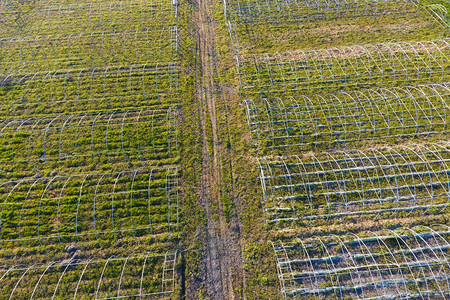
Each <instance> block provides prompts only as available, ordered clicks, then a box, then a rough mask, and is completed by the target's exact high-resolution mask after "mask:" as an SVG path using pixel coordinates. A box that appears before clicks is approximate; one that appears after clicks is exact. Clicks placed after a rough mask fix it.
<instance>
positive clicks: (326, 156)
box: [224, 0, 450, 299]
mask: <svg viewBox="0 0 450 300" xmlns="http://www.w3.org/2000/svg"><path fill="white" fill-rule="evenodd" d="M224 13H225V15H226V16H227V22H228V23H227V25H228V30H229V33H230V37H231V39H232V43H233V46H234V55H235V58H236V64H237V70H238V75H239V84H240V93H241V97H242V99H243V108H244V112H245V115H246V118H247V124H248V130H249V133H250V138H251V140H252V144H253V146H254V147H255V149H256V151H257V152H258V153H259V157H257V158H255V163H256V165H257V168H258V173H259V180H260V183H261V189H262V207H263V211H264V214H265V222H266V224H267V227H268V229H269V230H272V231H273V233H274V236H277V237H278V238H279V240H275V241H273V242H272V248H273V251H274V253H275V258H276V269H277V273H278V278H279V282H280V290H281V294H282V295H283V296H284V297H296V298H298V299H449V297H450V284H449V279H450V252H449V251H450V235H449V234H450V231H449V227H448V226H446V225H445V224H444V225H433V226H416V227H411V228H408V227H399V226H396V227H395V228H397V229H395V230H387V229H386V230H381V231H370V230H369V229H370V228H366V229H364V226H365V225H364V224H365V223H364V221H365V220H396V218H402V220H405V219H408V218H410V217H417V216H426V215H443V213H446V212H447V211H448V206H449V204H450V198H449V195H450V177H449V176H450V144H449V143H448V142H447V141H445V139H446V137H447V136H448V131H449V128H448V122H449V120H448V115H449V112H450V106H449V103H450V97H449V95H450V90H449V84H448V81H449V77H448V75H449V68H450V60H449V58H450V47H449V46H450V44H449V43H448V42H449V41H448V39H446V38H445V33H446V32H447V31H448V29H449V25H448V22H447V19H448V15H447V10H446V9H445V7H443V6H441V5H429V6H426V7H423V6H421V5H419V3H418V2H416V1H404V0H337V1H327V0H313V1H296V0H283V1H278V0H267V1H266V0H263V1H259V0H224ZM415 13H421V14H426V15H427V18H428V19H429V20H430V22H431V23H434V25H435V27H436V30H438V31H439V32H443V33H444V34H443V35H444V38H440V39H437V40H427V41H416V42H389V43H380V44H366V45H356V46H346V47H335V48H330V49H316V50H305V51H302V50H291V51H285V52H275V53H255V54H251V53H247V51H242V52H241V49H240V48H241V44H240V38H241V36H240V35H241V34H242V35H244V34H247V33H245V32H246V30H248V28H249V26H252V25H253V24H255V26H258V24H267V25H268V26H270V25H275V26H278V25H282V24H297V23H299V22H301V24H305V23H306V22H318V21H320V20H322V21H326V20H333V19H337V18H354V17H359V16H364V17H374V16H377V18H378V19H377V20H383V18H384V16H391V17H392V16H395V15H396V14H406V15H414V14H415ZM381 22H382V21H381ZM415 138H419V139H423V138H426V139H428V142H426V143H420V142H418V141H417V140H416V141H410V142H408V143H404V142H405V140H407V139H415ZM443 140H444V141H443ZM397 144H398V145H397ZM388 145H391V146H388ZM393 145H395V146H393ZM362 147H364V148H363V149H362ZM345 222H358V223H359V224H361V226H360V227H361V228H362V229H361V230H362V232H361V231H360V232H358V233H357V234H353V233H349V232H347V233H343V232H345V226H344V229H342V230H340V229H337V228H340V227H338V226H335V225H336V224H343V223H345ZM369 223H370V222H369ZM369 223H368V224H369ZM331 224H333V226H332V228H333V229H330V233H328V234H325V233H323V232H321V231H322V230H323V227H320V229H317V231H316V230H314V228H319V226H323V225H331ZM383 224H384V223H383ZM389 224H392V223H389ZM367 226H369V225H367ZM285 228H288V229H296V228H304V230H302V231H299V233H298V234H297V237H295V238H293V237H292V234H290V233H286V231H284V229H285ZM358 228H359V227H358ZM280 229H281V230H280ZM364 230H365V231H364ZM311 232H313V233H311ZM316 232H317V233H316ZM337 232H339V233H337ZM333 233H336V234H333ZM314 234H316V235H314Z"/></svg>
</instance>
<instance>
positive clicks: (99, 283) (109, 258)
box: [95, 255, 115, 299]
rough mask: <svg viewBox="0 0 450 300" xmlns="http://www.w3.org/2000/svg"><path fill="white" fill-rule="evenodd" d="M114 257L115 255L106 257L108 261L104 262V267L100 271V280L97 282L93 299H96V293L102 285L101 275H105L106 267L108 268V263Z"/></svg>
mask: <svg viewBox="0 0 450 300" xmlns="http://www.w3.org/2000/svg"><path fill="white" fill-rule="evenodd" d="M114 257H115V255H113V256H110V257H108V259H107V260H106V262H105V265H104V267H103V270H102V274H101V275H100V279H99V280H98V286H97V290H96V292H95V299H98V292H99V290H100V285H101V284H102V280H103V275H104V274H105V270H106V267H107V266H108V263H109V262H110V260H111V259H112V258H114Z"/></svg>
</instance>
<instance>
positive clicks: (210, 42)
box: [196, 0, 242, 299]
mask: <svg viewBox="0 0 450 300" xmlns="http://www.w3.org/2000/svg"><path fill="white" fill-rule="evenodd" d="M196 4H197V11H196V23H197V28H198V45H199V49H198V51H199V53H198V56H199V59H200V67H201V68H200V69H201V70H199V71H200V72H199V73H198V74H200V76H198V77H197V87H198V89H197V99H198V101H199V105H200V107H201V127H202V174H201V187H200V189H201V190H200V193H199V194H200V199H199V202H200V204H201V205H202V206H203V207H204V209H205V214H206V218H207V226H206V230H205V232H204V236H203V248H204V249H203V253H204V255H203V264H202V265H203V266H204V268H205V270H204V273H205V281H206V282H205V283H204V285H203V288H204V290H205V292H206V296H208V298H209V299H235V295H234V292H233V290H234V288H235V287H236V286H233V284H235V285H236V284H238V285H240V284H239V283H236V278H242V276H241V275H240V273H241V272H242V257H241V251H240V247H239V237H238V236H236V235H232V233H231V231H230V228H229V226H228V224H227V222H226V221H225V217H224V215H223V211H222V204H221V203H220V196H219V195H220V193H219V191H220V186H221V184H220V183H221V153H223V151H221V147H222V146H221V144H220V142H219V140H218V131H217V123H216V120H217V116H216V101H217V98H218V97H221V96H223V95H222V94H221V92H220V91H221V89H220V87H218V86H216V84H215V82H214V74H215V73H214V72H217V68H216V67H217V65H218V64H217V62H218V61H217V60H218V58H217V55H216V43H215V38H214V24H215V23H214V22H213V20H212V18H211V16H212V13H211V6H212V4H213V3H212V1H211V0H206V1H199V2H196ZM216 77H218V76H216ZM208 122H209V124H208ZM208 126H210V128H211V129H210V130H208ZM211 146H212V149H211ZM211 204H212V205H211ZM212 207H217V209H216V210H214V209H213V208H212ZM238 280H239V279H238Z"/></svg>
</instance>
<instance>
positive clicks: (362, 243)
mask: <svg viewBox="0 0 450 300" xmlns="http://www.w3.org/2000/svg"><path fill="white" fill-rule="evenodd" d="M350 235H351V236H354V237H355V238H356V239H357V241H358V245H359V247H360V248H362V246H364V249H366V250H367V253H368V254H369V255H370V258H371V259H372V261H373V264H374V265H375V267H376V271H377V273H378V275H379V276H380V279H382V278H383V275H381V270H380V267H379V265H378V263H377V262H376V260H375V257H374V255H373V253H372V251H370V250H369V247H367V245H366V243H364V241H363V240H362V239H361V238H360V237H359V236H358V235H356V234H354V233H351V234H350ZM349 257H352V256H351V255H349ZM362 257H363V258H364V261H365V262H366V265H367V266H370V264H369V262H368V260H367V258H366V255H364V254H362ZM374 273H375V272H374ZM369 274H370V275H372V270H371V269H370V268H369ZM370 277H371V278H373V277H372V276H370ZM373 285H374V286H376V283H375V280H373ZM382 287H383V295H384V297H386V298H387V294H386V288H385V286H384V282H382ZM362 290H363V291H364V289H362ZM376 293H377V295H378V297H380V298H382V297H381V296H380V294H379V293H378V289H376Z"/></svg>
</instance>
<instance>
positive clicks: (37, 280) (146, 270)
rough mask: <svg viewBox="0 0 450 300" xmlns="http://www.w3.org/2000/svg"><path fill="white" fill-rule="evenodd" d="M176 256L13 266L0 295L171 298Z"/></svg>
mask: <svg viewBox="0 0 450 300" xmlns="http://www.w3.org/2000/svg"><path fill="white" fill-rule="evenodd" d="M177 254H178V253H176V252H168V253H167V254H166V255H163V254H156V253H142V254H133V253H130V255H129V256H128V257H127V256H123V257H110V258H109V259H89V260H84V261H80V259H78V258H76V259H72V260H71V259H67V260H63V261H54V262H50V263H48V264H36V265H33V266H16V267H11V268H9V269H4V270H2V271H1V273H0V274H1V279H0V282H1V288H0V294H1V295H2V296H4V297H6V296H8V297H11V299H28V298H33V299H69V298H70V299H111V298H140V297H143V298H148V297H151V298H152V299H172V296H173V292H174V286H175V284H174V283H175V282H174V280H176V277H174V271H173V270H174V269H175V267H176V266H177V264H178V263H179V262H178V259H177Z"/></svg>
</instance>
